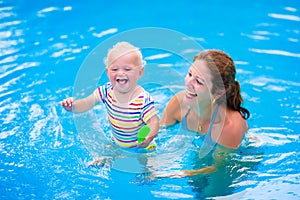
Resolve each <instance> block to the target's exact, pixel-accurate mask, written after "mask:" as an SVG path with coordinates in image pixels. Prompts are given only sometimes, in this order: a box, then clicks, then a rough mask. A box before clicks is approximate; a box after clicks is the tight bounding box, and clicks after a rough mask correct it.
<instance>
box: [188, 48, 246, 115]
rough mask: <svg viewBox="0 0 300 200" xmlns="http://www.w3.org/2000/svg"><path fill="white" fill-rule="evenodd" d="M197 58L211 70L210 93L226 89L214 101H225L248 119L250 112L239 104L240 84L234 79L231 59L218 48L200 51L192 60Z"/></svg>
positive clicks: (233, 66) (240, 101)
mask: <svg viewBox="0 0 300 200" xmlns="http://www.w3.org/2000/svg"><path fill="white" fill-rule="evenodd" d="M197 60H203V61H205V62H206V64H207V66H208V68H209V69H210V71H211V75H212V80H211V81H212V83H213V87H212V91H211V92H212V94H216V93H218V92H220V91H222V90H223V91H224V90H225V91H226V92H225V94H224V95H222V96H221V97H219V98H218V99H216V103H218V104H221V103H222V102H226V103H227V105H228V106H229V107H230V108H231V109H233V110H236V111H239V112H240V113H241V115H242V117H243V118H244V119H248V118H249V117H250V112H249V111H248V110H247V109H246V108H244V107H242V106H241V104H242V103H243V98H242V95H241V87H240V84H239V82H238V81H237V80H236V79H235V75H236V69H235V64H234V62H233V60H232V59H231V58H230V57H229V56H228V55H227V54H226V53H224V52H222V51H220V50H205V51H201V52H200V53H198V54H197V55H196V56H195V57H194V61H197Z"/></svg>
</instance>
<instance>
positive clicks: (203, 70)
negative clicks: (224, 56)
mask: <svg viewBox="0 0 300 200" xmlns="http://www.w3.org/2000/svg"><path fill="white" fill-rule="evenodd" d="M190 70H192V71H193V72H194V73H195V74H196V75H198V76H201V77H205V78H210V77H211V71H210V70H209V69H208V67H207V65H206V63H205V61H202V60H197V61H195V62H193V63H192V66H191V67H190Z"/></svg>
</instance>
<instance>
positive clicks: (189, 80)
mask: <svg viewBox="0 0 300 200" xmlns="http://www.w3.org/2000/svg"><path fill="white" fill-rule="evenodd" d="M185 83H186V85H190V84H192V83H193V77H190V76H187V77H186V78H185Z"/></svg>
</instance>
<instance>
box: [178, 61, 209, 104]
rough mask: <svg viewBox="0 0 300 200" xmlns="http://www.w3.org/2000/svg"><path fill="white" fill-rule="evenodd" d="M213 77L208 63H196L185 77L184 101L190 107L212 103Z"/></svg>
mask: <svg viewBox="0 0 300 200" xmlns="http://www.w3.org/2000/svg"><path fill="white" fill-rule="evenodd" d="M211 80H212V75H211V72H210V70H209V69H208V67H207V65H206V62H205V61H203V60H197V61H195V62H194V63H193V64H192V66H191V67H190V68H189V71H188V73H187V75H186V77H185V86H186V92H185V97H184V101H185V103H187V104H188V105H198V104H206V103H207V104H208V103H210V102H211V101H212V98H213V96H212V94H211V90H212V82H211Z"/></svg>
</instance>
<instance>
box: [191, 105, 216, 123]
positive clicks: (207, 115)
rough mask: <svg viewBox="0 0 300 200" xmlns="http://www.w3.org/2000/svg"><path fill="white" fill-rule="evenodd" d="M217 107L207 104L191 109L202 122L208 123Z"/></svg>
mask: <svg viewBox="0 0 300 200" xmlns="http://www.w3.org/2000/svg"><path fill="white" fill-rule="evenodd" d="M216 107H217V104H207V105H202V106H201V105H200V106H199V105H198V106H197V107H192V109H193V110H194V111H195V114H196V115H197V117H198V118H199V119H201V120H202V121H210V120H211V118H212V115H213V113H214V111H215V109H216Z"/></svg>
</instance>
